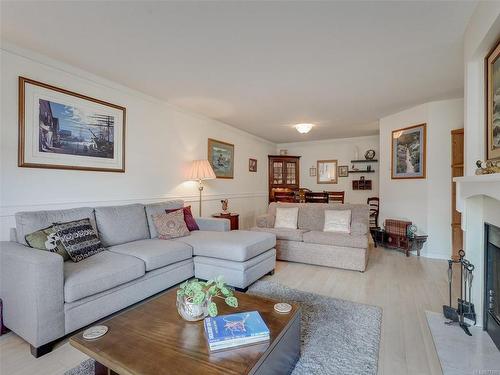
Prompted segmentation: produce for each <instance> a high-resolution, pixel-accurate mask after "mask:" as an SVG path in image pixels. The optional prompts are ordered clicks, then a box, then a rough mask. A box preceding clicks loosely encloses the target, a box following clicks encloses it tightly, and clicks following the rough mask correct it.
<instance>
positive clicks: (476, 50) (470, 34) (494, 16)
mask: <svg viewBox="0 0 500 375" xmlns="http://www.w3.org/2000/svg"><path fill="white" fill-rule="evenodd" d="M499 37H500V1H481V2H479V4H478V5H477V7H476V9H475V11H474V13H473V15H472V17H471V19H470V21H469V24H468V25H467V28H466V30H465V35H464V65H465V89H464V90H465V91H464V100H465V126H464V133H465V174H466V175H467V176H472V175H474V172H475V169H476V165H475V164H476V161H477V160H484V159H485V158H486V147H485V139H486V137H485V105H484V103H485V99H484V92H485V86H484V58H485V57H486V55H487V54H488V52H489V51H490V50H491V48H492V47H493V46H494V45H495V43H496V42H497V41H498V38H499Z"/></svg>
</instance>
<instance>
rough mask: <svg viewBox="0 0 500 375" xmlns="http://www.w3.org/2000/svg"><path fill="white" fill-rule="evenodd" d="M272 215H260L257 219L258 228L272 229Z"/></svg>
mask: <svg viewBox="0 0 500 375" xmlns="http://www.w3.org/2000/svg"><path fill="white" fill-rule="evenodd" d="M271 219H272V218H271V215H269V214H264V215H259V216H257V218H256V219H255V222H256V225H257V228H271V224H272V220H271Z"/></svg>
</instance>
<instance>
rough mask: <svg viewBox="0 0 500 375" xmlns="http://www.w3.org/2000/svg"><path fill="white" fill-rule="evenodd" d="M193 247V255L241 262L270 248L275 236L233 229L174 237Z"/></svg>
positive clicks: (272, 245) (201, 231)
mask: <svg viewBox="0 0 500 375" xmlns="http://www.w3.org/2000/svg"><path fill="white" fill-rule="evenodd" d="M172 241H181V242H184V243H187V244H188V245H191V246H192V247H193V254H194V255H203V256H207V257H212V258H219V259H228V260H234V261H237V262H243V261H246V260H248V259H250V258H253V257H255V256H257V255H259V254H262V253H264V252H266V251H267V250H269V249H272V248H273V247H274V246H275V244H276V236H275V235H274V234H272V233H264V232H251V231H246V230H233V231H230V232H210V231H203V230H200V231H194V232H191V235H190V236H187V237H182V238H176V239H174V240H172Z"/></svg>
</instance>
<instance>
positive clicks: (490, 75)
mask: <svg viewBox="0 0 500 375" xmlns="http://www.w3.org/2000/svg"><path fill="white" fill-rule="evenodd" d="M499 57H500V41H498V42H497V44H496V46H495V47H494V48H493V49H492V50H491V51H490V53H489V54H488V56H486V58H485V67H484V72H485V87H486V93H485V94H486V95H485V98H486V159H487V160H498V159H500V58H499Z"/></svg>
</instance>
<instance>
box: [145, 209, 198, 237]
mask: <svg viewBox="0 0 500 375" xmlns="http://www.w3.org/2000/svg"><path fill="white" fill-rule="evenodd" d="M151 217H152V218H153V223H154V225H155V228H156V231H157V232H158V238H160V239H162V240H169V239H171V238H177V237H184V236H187V235H189V229H188V227H187V225H186V222H185V221H184V212H183V210H178V211H174V212H171V213H169V214H167V213H166V212H163V213H161V214H157V215H151Z"/></svg>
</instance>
